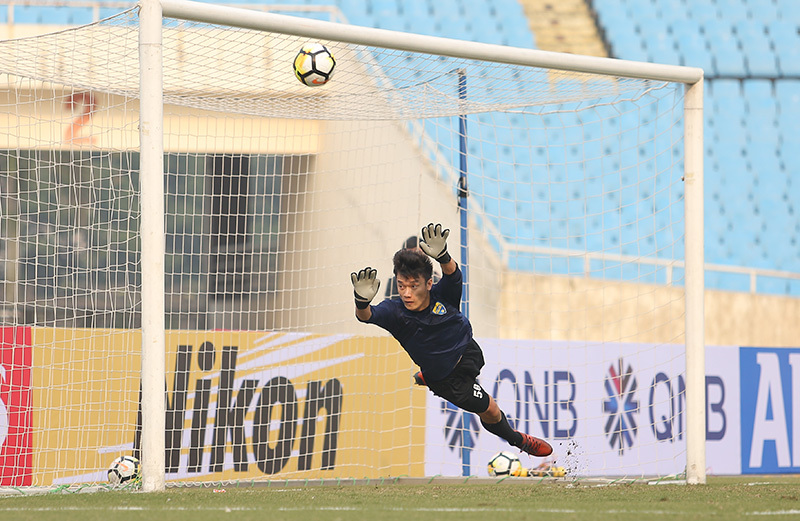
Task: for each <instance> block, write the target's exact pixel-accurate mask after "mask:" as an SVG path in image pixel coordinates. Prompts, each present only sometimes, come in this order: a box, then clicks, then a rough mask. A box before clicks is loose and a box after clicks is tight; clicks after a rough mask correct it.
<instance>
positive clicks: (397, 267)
mask: <svg viewBox="0 0 800 521" xmlns="http://www.w3.org/2000/svg"><path fill="white" fill-rule="evenodd" d="M392 263H393V264H394V274H395V276H397V275H402V276H403V277H410V278H417V277H419V276H421V277H422V278H423V280H428V279H430V278H431V277H432V276H433V264H431V260H430V259H429V258H428V256H427V255H425V254H424V253H422V252H421V251H419V250H409V249H407V248H403V249H402V250H400V251H398V252H397V253H395V254H394V257H393V258H392Z"/></svg>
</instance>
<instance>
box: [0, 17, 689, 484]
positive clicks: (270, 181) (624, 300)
mask: <svg viewBox="0 0 800 521" xmlns="http://www.w3.org/2000/svg"><path fill="white" fill-rule="evenodd" d="M173 4H174V5H178V6H181V5H184V4H185V3H182V2H173ZM165 5H167V4H165ZM187 5H188V4H187ZM212 7H213V6H212ZM189 8H190V9H194V8H195V6H194V5H189ZM214 9H217V10H214V11H213V12H212V14H210V15H208V16H210V17H211V19H208V20H205V21H187V20H181V19H178V18H172V17H170V12H169V10H168V9H165V13H166V16H165V18H164V20H163V26H162V31H161V37H162V42H161V46H160V53H161V56H162V59H163V68H161V69H160V70H162V71H163V85H162V86H161V87H160V89H158V90H160V92H161V93H163V119H162V120H161V121H158V122H156V123H157V124H158V125H161V128H162V129H163V176H160V177H161V178H163V190H164V192H163V205H164V210H165V215H164V218H163V223H164V225H163V230H161V229H158V228H159V226H155V227H152V226H151V227H149V228H148V227H147V226H142V223H143V221H146V219H145V218H146V217H152V216H148V215H143V213H142V207H146V208H147V206H146V204H147V201H145V200H144V199H146V198H147V197H151V196H148V195H147V194H153V193H155V194H160V193H161V192H160V191H161V189H162V187H161V186H157V185H158V184H159V183H157V182H156V183H152V184H150V185H149V186H148V185H147V183H146V182H145V181H144V180H145V179H147V178H146V176H145V173H144V172H142V169H140V163H141V164H144V160H145V157H144V151H142V150H140V141H141V140H143V139H145V138H146V137H149V136H148V135H147V133H148V132H150V130H151V129H152V128H154V127H152V126H149V124H148V122H143V121H142V118H143V117H144V116H143V115H142V113H141V112H140V106H143V105H144V103H145V100H144V99H142V98H141V97H140V94H139V88H140V73H139V71H140V61H139V56H140V48H139V34H138V30H139V16H138V13H139V11H138V9H134V10H131V11H128V12H125V13H122V14H120V15H119V16H115V17H113V18H109V19H106V20H103V21H101V22H99V23H96V24H92V25H89V26H85V27H79V28H75V29H70V30H66V31H62V32H58V33H55V34H48V35H42V36H35V37H29V38H23V39H17V40H6V41H2V42H0V73H2V81H3V83H4V88H3V90H2V94H1V95H2V101H1V102H0V119H1V120H2V125H0V194H1V195H0V230H1V231H2V237H1V238H0V256H1V258H2V262H0V281H1V282H2V285H0V288H2V292H3V296H4V298H3V304H2V314H1V315H0V316H2V319H3V327H2V329H1V330H0V331H2V335H3V343H2V345H0V364H2V365H1V367H2V369H1V370H0V443H1V444H2V450H1V451H0V461H1V462H2V464H1V465H0V485H2V486H5V487H57V486H79V485H81V484H93V483H94V484H98V483H99V484H102V483H106V481H107V476H106V473H107V469H108V467H109V465H110V463H111V462H112V460H114V459H115V458H116V457H118V456H120V455H124V454H128V455H132V456H135V457H137V458H140V459H142V460H143V461H145V462H146V461H147V460H148V458H151V457H153V454H148V453H147V452H146V451H145V452H143V450H142V446H143V443H142V437H143V431H142V423H143V419H142V418H143V417H144V418H145V420H144V421H145V423H146V422H147V421H148V420H147V418H148V414H150V413H149V412H148V411H147V410H144V411H143V410H142V406H141V405H140V404H141V403H142V393H143V392H144V393H145V394H147V393H149V392H152V390H151V389H148V388H147V386H145V388H144V390H142V388H141V384H140V381H141V372H142V369H143V368H142V349H143V345H142V344H143V342H142V335H143V327H144V328H145V332H147V327H149V326H148V324H147V321H146V320H145V321H143V319H142V316H143V313H146V312H147V310H148V309H150V310H153V309H159V308H158V306H160V305H161V304H162V303H161V302H160V297H161V296H162V295H161V294H159V295H158V298H157V299H156V300H155V301H153V300H151V301H147V300H146V298H147V297H146V296H147V292H146V291H145V292H144V295H145V297H143V287H144V288H147V284H154V283H158V282H160V280H162V279H163V281H164V291H163V306H164V310H165V312H164V324H163V327H164V329H165V334H164V346H163V351H164V353H165V357H166V358H165V365H166V370H165V371H164V374H163V381H164V383H165V390H166V393H165V394H164V395H163V402H164V405H165V411H164V412H163V414H164V430H165V436H164V437H163V438H162V440H161V441H163V443H164V444H165V446H163V449H164V476H165V478H166V481H167V482H168V483H186V482H198V483H202V482H228V481H231V482H233V481H269V480H284V481H285V480H287V479H299V480H308V479H320V480H327V479H346V478H356V479H368V480H371V479H385V478H396V477H399V476H409V477H423V476H435V475H443V476H462V475H469V476H484V477H485V476H487V468H486V464H487V462H488V461H489V459H490V458H491V456H492V455H493V454H494V453H496V452H498V451H501V450H515V449H513V448H512V447H510V446H508V445H507V444H506V443H505V442H503V441H502V440H500V439H499V438H495V437H494V436H493V435H491V434H490V433H488V432H487V431H485V430H482V429H481V428H480V422H479V421H478V418H477V416H475V415H472V414H466V413H462V412H461V411H460V410H457V409H456V408H455V407H453V406H452V404H449V403H447V402H445V401H443V400H441V399H440V398H438V397H436V396H434V395H433V394H431V393H430V392H428V391H427V389H425V388H423V387H420V386H415V385H414V384H413V378H412V375H413V373H414V372H415V371H416V367H415V366H414V364H413V363H412V362H411V360H410V359H409V358H408V356H407V355H406V354H405V352H404V351H403V350H402V348H401V347H400V345H399V344H398V343H397V342H396V341H395V340H394V339H393V338H391V337H390V336H389V335H388V334H387V333H385V332H384V331H383V330H381V329H379V328H377V327H375V326H370V325H365V324H361V323H359V322H358V321H357V320H356V319H355V317H354V306H353V293H352V286H351V284H350V273H351V272H353V271H358V270H359V269H361V268H363V267H365V266H371V267H374V268H376V269H377V270H378V277H379V279H380V280H381V287H380V293H379V296H378V298H376V300H375V302H374V303H377V302H378V301H379V300H380V299H382V298H384V296H386V297H387V298H390V290H391V288H392V282H391V276H392V266H391V258H392V255H393V254H394V252H395V251H397V250H398V249H399V248H401V247H403V245H404V244H405V242H406V240H407V239H408V238H409V237H415V238H416V237H417V236H418V234H419V231H420V228H421V227H422V226H423V225H426V224H428V223H429V222H434V223H442V225H443V226H444V227H446V228H449V229H450V230H451V233H450V238H449V241H448V244H449V250H450V251H451V254H452V255H453V257H454V259H455V260H456V261H457V262H458V263H459V264H460V265H461V267H462V270H463V271H464V274H465V281H466V284H465V289H464V297H465V298H464V302H463V311H464V313H466V314H468V316H469V318H470V321H471V323H472V326H473V329H474V334H475V337H476V339H477V341H478V343H479V344H480V345H481V347H482V348H483V351H484V355H485V358H486V366H485V367H484V368H483V370H482V372H481V376H480V382H481V384H482V385H483V387H484V388H485V389H486V390H487V391H489V392H490V393H491V394H492V395H493V396H494V397H495V398H496V400H497V401H498V404H499V405H500V407H501V408H502V409H503V410H504V411H505V413H506V415H507V416H508V418H509V421H510V422H511V424H512V426H514V427H515V428H516V429H519V430H522V431H525V432H528V433H530V434H533V435H535V436H539V437H543V438H546V439H548V440H549V441H550V442H551V443H552V444H553V446H554V447H555V452H554V454H553V456H552V457H551V458H548V459H547V460H533V459H531V458H529V457H527V456H525V455H520V459H521V462H522V465H523V466H524V467H537V466H539V465H544V467H548V468H549V467H563V468H564V471H565V472H566V474H567V477H573V478H583V477H589V476H614V477H619V476H626V477H634V478H638V477H642V476H680V475H683V474H684V472H685V471H686V467H687V421H689V422H691V421H692V419H691V415H690V414H688V413H687V394H691V392H701V391H702V390H700V391H693V390H692V387H691V381H690V380H691V379H687V361H686V359H687V349H686V344H687V337H689V336H690V335H688V334H687V330H686V324H687V323H691V319H689V320H687V306H686V301H687V294H688V293H689V292H690V287H691V286H690V285H688V284H687V269H686V268H687V267H686V263H685V260H686V257H687V255H688V250H689V246H688V243H687V241H685V235H686V233H688V229H689V225H688V223H687V217H686V215H687V211H688V209H687V204H686V203H685V201H686V199H688V198H689V194H687V193H686V187H685V184H684V181H683V176H684V157H685V154H686V152H687V150H689V149H691V147H692V145H690V144H687V142H686V140H685V137H684V135H685V127H686V125H685V119H684V113H685V85H684V84H683V83H681V82H673V81H667V80H663V79H661V80H659V79H634V78H630V77H624V76H623V75H620V76H615V75H613V74H595V73H590V72H580V70H579V69H576V70H572V71H563V70H556V69H553V68H545V67H534V66H530V65H522V64H520V63H521V62H520V61H518V60H517V58H516V57H517V56H519V57H520V59H521V60H527V59H529V58H528V57H529V56H530V53H531V52H532V51H529V50H527V51H526V50H522V49H513V48H506V49H504V50H503V55H504V56H505V59H504V60H499V61H490V60H479V59H476V58H475V57H474V54H475V53H478V54H479V53H480V52H483V51H484V50H486V52H487V53H489V54H491V53H497V49H498V48H495V47H492V46H481V45H480V44H472V43H464V44H459V43H458V42H454V41H445V40H439V39H429V38H425V37H421V39H415V37H413V36H411V35H403V34H399V33H398V34H396V35H392V34H391V33H387V32H377V33H375V34H376V35H377V36H376V38H377V40H376V42H377V41H380V40H381V38H383V39H384V41H396V42H398V45H396V46H394V47H396V48H397V49H402V48H404V46H403V45H401V44H402V43H403V42H410V43H408V44H407V45H406V46H405V48H406V49H407V50H397V49H390V48H387V47H385V46H381V45H378V44H372V45H370V44H366V43H352V40H347V39H346V38H342V39H340V40H337V39H332V38H330V37H323V36H320V37H317V38H313V37H309V36H293V35H292V34H280V33H279V32H276V30H275V29H272V30H260V29H259V28H254V27H250V28H242V27H237V26H235V25H236V24H234V23H233V22H231V20H233V19H237V20H238V19H248V20H250V21H251V23H250V25H253V24H256V23H258V20H262V19H264V20H273V18H270V16H274V15H268V14H267V15H263V14H259V15H258V16H255V15H249V14H245V15H242V13H246V12H245V11H242V10H239V9H227V8H216V7H214ZM198 12H200V11H198ZM220 12H224V13H232V16H233V18H231V19H229V18H220V19H219V21H215V20H214V19H213V17H214V16H216V15H215V14H214V13H220ZM173 16H174V14H173ZM262 17H263V18H262ZM279 21H280V23H283V22H284V21H285V20H283V19H279ZM318 23H320V24H322V25H320V27H325V28H327V27H328V25H326V24H325V23H324V22H318ZM242 25H244V26H245V27H249V25H247V24H242ZM312 26H313V27H316V26H315V25H313V24H312ZM286 32H288V33H291V32H292V31H291V30H287V31H286ZM367 33H368V34H372V33H369V32H367ZM295 34H302V32H296V33H295ZM387 35H389V36H387ZM409 38H410V39H409ZM310 41H312V42H320V43H323V44H324V45H326V46H327V47H328V49H330V51H331V52H332V54H333V55H334V57H335V60H336V69H335V71H334V75H333V79H332V80H331V81H330V82H329V83H328V84H327V85H324V86H322V87H316V88H310V87H306V86H305V85H303V84H301V83H300V82H299V81H298V80H297V79H296V78H295V76H294V73H293V71H292V63H293V60H294V57H295V55H296V53H297V52H298V50H299V49H300V47H301V46H302V45H303V44H304V43H307V42H310ZM347 41H350V42H351V43H347ZM431 42H433V43H435V44H436V45H440V46H444V47H442V48H443V49H450V51H448V52H438V53H436V52H433V49H434V48H435V47H436V46H435V45H433V44H431V45H432V46H431V51H428V52H423V50H422V49H421V48H420V46H424V45H427V44H429V43H431ZM412 44H413V45H412ZM460 46H461V47H463V48H465V49H467V50H469V51H470V52H472V54H473V55H470V54H469V53H467V55H466V56H462V57H450V56H451V55H453V54H457V53H458V49H459V48H460ZM453 49H455V50H453ZM564 60H566V61H567V62H569V57H564ZM513 62H517V64H514V63H513ZM674 69H675V70H678V69H680V68H674ZM630 75H631V74H629V75H628V76H630ZM157 76H158V75H156V76H155V77H154V80H153V81H157V80H158V77H157ZM147 81H149V79H148V78H147V77H145V78H144V82H147ZM140 102H141V105H140ZM149 123H152V122H149ZM158 125H157V126H158ZM143 188H144V189H148V190H149V191H148V190H143ZM143 191H144V194H145V195H143ZM150 203H152V201H150ZM156 207H158V205H156ZM146 213H147V211H145V214H146ZM699 223H700V224H701V225H702V212H701V213H700V216H699ZM162 232H163V233H162ZM147 241H155V243H156V244H158V243H159V241H160V243H161V244H163V247H165V255H164V259H163V260H164V269H163V271H162V270H160V267H159V266H158V264H157V263H156V264H155V265H153V264H152V263H151V262H149V260H148V259H147V258H146V257H145V258H143V255H142V246H143V243H144V244H147ZM701 248H702V244H701ZM700 258H701V259H702V254H701V257H700ZM154 266H155V267H154ZM154 269H155V271H154ZM689 278H691V277H689ZM690 282H691V281H690ZM696 282H697V280H695V281H694V282H693V283H696ZM699 283H700V288H701V290H702V280H700V281H699ZM157 287H158V286H157ZM143 322H144V324H143ZM699 324H700V327H702V318H700V319H699ZM155 331H156V332H158V329H155ZM145 349H146V347H145ZM156 351H157V350H156ZM156 354H158V353H156ZM144 370H145V371H146V370H147V364H145V367H144ZM161 395H162V393H160V392H159V390H158V389H156V395H155V396H156V401H159V400H161V399H162V396H161ZM701 396H702V394H701ZM688 402H690V400H688ZM145 409H146V407H145ZM701 418H702V416H701ZM703 428H704V427H703ZM144 435H145V436H146V435H147V434H146V430H145V434H144ZM156 438H158V437H156ZM156 441H157V442H160V441H159V440H156ZM147 446H148V445H147V444H146V443H145V447H147ZM155 446H156V447H158V443H156V444H155ZM688 450H689V451H691V449H688ZM153 461H158V458H154V459H153ZM701 470H702V469H701Z"/></svg>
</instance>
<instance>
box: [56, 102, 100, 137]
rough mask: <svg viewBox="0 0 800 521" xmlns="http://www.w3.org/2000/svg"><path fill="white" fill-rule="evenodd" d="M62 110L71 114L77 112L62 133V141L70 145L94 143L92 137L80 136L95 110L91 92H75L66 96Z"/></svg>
mask: <svg viewBox="0 0 800 521" xmlns="http://www.w3.org/2000/svg"><path fill="white" fill-rule="evenodd" d="M64 108H66V109H67V110H69V111H71V112H73V113H74V112H76V111H77V112H78V114H77V115H76V116H75V118H74V119H73V120H72V122H71V123H70V124H69V126H68V127H67V130H66V131H65V132H64V141H65V142H66V143H71V144H89V145H93V144H94V142H95V138H94V136H81V135H80V133H81V131H82V130H83V128H84V127H85V126H86V125H88V124H89V122H90V121H91V120H92V116H93V115H94V112H95V110H97V99H96V98H95V96H94V94H93V93H91V92H75V93H72V94H70V95H69V96H67V99H66V101H64Z"/></svg>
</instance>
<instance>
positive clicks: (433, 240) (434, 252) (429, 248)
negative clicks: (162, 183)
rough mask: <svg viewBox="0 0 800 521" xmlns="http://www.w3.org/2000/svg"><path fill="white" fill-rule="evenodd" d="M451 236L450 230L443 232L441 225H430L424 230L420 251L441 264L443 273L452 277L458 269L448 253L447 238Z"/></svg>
mask: <svg viewBox="0 0 800 521" xmlns="http://www.w3.org/2000/svg"><path fill="white" fill-rule="evenodd" d="M449 236H450V230H449V229H445V230H442V225H441V224H436V225H434V224H433V223H430V224H429V225H428V226H425V227H423V228H422V242H420V243H419V247H420V249H421V250H422V251H424V252H425V254H427V255H428V256H429V257H432V258H433V259H434V260H436V262H438V263H439V264H441V266H442V273H444V274H445V275H452V274H453V273H454V272H455V271H456V267H457V265H456V261H454V260H453V259H452V258H451V257H450V254H449V253H448V252H447V237H449Z"/></svg>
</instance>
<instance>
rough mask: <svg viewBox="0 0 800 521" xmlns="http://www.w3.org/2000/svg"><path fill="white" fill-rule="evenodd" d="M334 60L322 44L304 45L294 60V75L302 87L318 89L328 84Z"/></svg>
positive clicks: (334, 65)
mask: <svg viewBox="0 0 800 521" xmlns="http://www.w3.org/2000/svg"><path fill="white" fill-rule="evenodd" d="M335 67H336V60H334V59H333V55H332V54H331V52H330V51H329V50H328V48H327V47H325V46H324V45H322V44H319V43H308V44H306V45H304V46H303V47H302V48H301V49H300V52H298V53H297V56H296V57H295V59H294V75H295V76H297V79H298V80H300V81H301V82H302V83H303V85H308V86H309V87H319V86H320V85H325V84H326V83H328V82H329V81H330V79H331V77H332V76H333V69H334V68H335Z"/></svg>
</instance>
